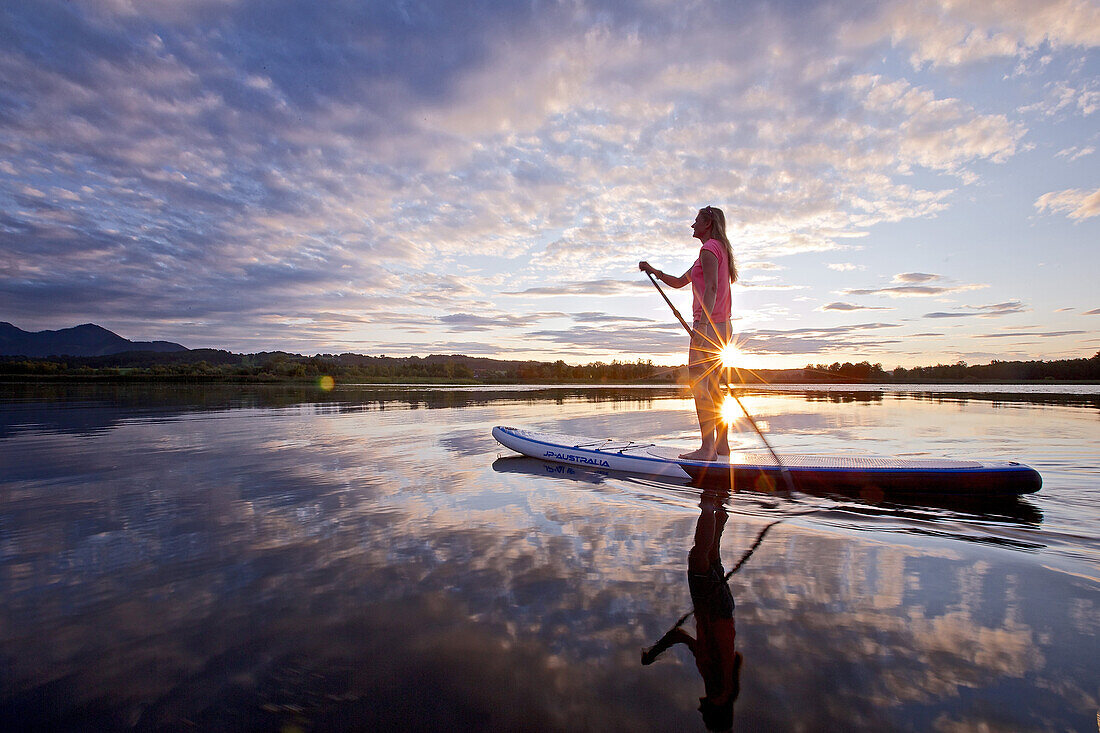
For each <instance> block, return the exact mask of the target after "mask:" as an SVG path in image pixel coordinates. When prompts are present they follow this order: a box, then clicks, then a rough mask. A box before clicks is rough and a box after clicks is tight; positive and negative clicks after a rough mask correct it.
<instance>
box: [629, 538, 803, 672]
mask: <svg viewBox="0 0 1100 733" xmlns="http://www.w3.org/2000/svg"><path fill="white" fill-rule="evenodd" d="M786 519H788V517H784V518H783V519H777V520H775V521H774V522H772V523H771V524H767V525H765V526H764V528H763V529H762V530H760V534H758V535H756V540H755V541H754V542H753V543H752V545H751V546H750V547H749V549H748V550H746V551H745V554H744V555H742V556H741V559H740V560H738V561H737V564H736V565H734V566H733V569H732V570H730V571H729V572H728V573H726V574H725V576H724V577H723V578H722V582H723V583H728V582H729V579H730V578H731V577H732V576H733V574H734V573H736V572H737V571H738V570H740V569H741V568H742V567H744V565H745V563H746V562H748V560H749V558H750V557H752V553H754V552H756V548H757V547H760V543H761V542H763V541H764V535H766V534H767V533H768V530H770V529H771V528H772V527H774V526H775V525H777V524H779V523H780V522H783V521H785V520H786ZM712 592H713V591H712ZM694 613H695V608H694V606H693V607H692V609H691V610H690V611H688V612H687V613H685V614H684V615H683V616H681V617H680V620H678V621H677V622H676V623H675V624H673V625H672V628H670V629H669V630H668V631H666V632H665V633H664V634H663V635H662V636H661V639H660V640H659V641H658V642H657V643H656V644H654V645H653V646H651V647H649V648H648V649H644V650H642V664H644V665H648V664H652V663H653V662H654V660H656V659H657V656H658V655H660V653H661V652H663V651H664V650H665V649H667V648H668V647H670V646H672V645H673V644H675V643H676V641H677V636H678V634H677V631H678V629H679V628H680V627H681V626H683V625H684V623H685V622H686V621H687V620H688V619H689V618H691V617H692V615H693V614H694ZM679 633H681V634H682V633H683V632H679Z"/></svg>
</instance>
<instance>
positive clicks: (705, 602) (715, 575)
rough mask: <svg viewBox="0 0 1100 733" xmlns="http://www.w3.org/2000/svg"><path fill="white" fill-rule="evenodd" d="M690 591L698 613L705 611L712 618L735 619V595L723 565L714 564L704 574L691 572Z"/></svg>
mask: <svg viewBox="0 0 1100 733" xmlns="http://www.w3.org/2000/svg"><path fill="white" fill-rule="evenodd" d="M688 590H690V591H691V604H692V606H694V607H695V611H696V612H697V613H698V612H699V611H703V613H705V614H706V615H707V616H709V617H710V618H733V608H734V603H733V593H732V592H731V591H730V584H729V583H728V582H726V571H725V570H724V569H723V568H722V566H721V564H719V563H713V564H712V565H711V566H710V568H708V569H707V571H706V572H704V573H693V572H691V571H690V570H689V571H688Z"/></svg>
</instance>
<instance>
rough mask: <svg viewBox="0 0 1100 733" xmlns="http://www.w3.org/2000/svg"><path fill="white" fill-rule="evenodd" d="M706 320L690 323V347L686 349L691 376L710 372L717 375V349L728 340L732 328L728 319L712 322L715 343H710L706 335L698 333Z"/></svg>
mask: <svg viewBox="0 0 1100 733" xmlns="http://www.w3.org/2000/svg"><path fill="white" fill-rule="evenodd" d="M704 325H706V321H695V322H694V323H693V324H691V347H690V348H689V349H688V370H689V371H690V372H691V374H692V375H693V376H698V375H701V374H706V373H708V372H709V373H710V374H713V375H714V376H715V378H716V379H717V377H718V371H719V370H718V368H717V366H718V351H719V349H720V348H721V346H722V345H724V344H726V343H728V342H729V340H730V334H731V333H732V332H733V329H732V328H731V326H730V322H729V321H723V322H719V323H716V324H714V335H715V336H716V337H717V339H716V341H717V342H718V343H717V344H714V343H711V341H710V339H709V335H708V336H704V335H702V334H701V333H700V331H701V330H702V328H703V326H704Z"/></svg>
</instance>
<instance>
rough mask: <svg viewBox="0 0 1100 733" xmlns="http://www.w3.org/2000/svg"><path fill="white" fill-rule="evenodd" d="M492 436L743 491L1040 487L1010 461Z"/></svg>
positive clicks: (1023, 490) (978, 494) (604, 465)
mask: <svg viewBox="0 0 1100 733" xmlns="http://www.w3.org/2000/svg"><path fill="white" fill-rule="evenodd" d="M493 437H494V438H496V439H497V440H498V441H500V443H502V444H503V445H505V446H507V447H508V448H511V449H512V450H514V451H516V452H518V453H522V454H524V455H527V456H531V457H532V458H541V459H543V460H546V461H554V462H556V463H565V464H571V465H575V466H583V467H585V468H589V469H594V470H597V471H598V470H601V469H602V470H607V471H625V472H628V473H636V474H643V475H647V476H665V477H669V478H679V479H692V480H696V481H702V482H705V483H711V484H724V485H729V486H733V487H736V488H746V489H761V490H771V489H773V488H781V487H783V486H784V485H785V483H784V479H783V477H782V471H783V469H786V470H787V471H788V473H789V476H790V478H791V481H792V482H793V483H794V487H795V489H797V490H799V491H804V492H806V493H828V492H830V491H835V492H838V493H853V492H854V493H857V494H859V495H862V496H870V497H875V496H894V495H902V496H914V495H932V496H952V497H960V498H962V497H973V498H983V497H985V498H988V497H1005V496H1017V495H1019V494H1030V493H1032V492H1035V491H1038V490H1039V487H1040V486H1042V484H1043V480H1042V478H1041V477H1040V476H1039V473H1038V472H1037V471H1036V470H1035V469H1033V468H1031V467H1029V466H1025V465H1024V464H1022V463H1017V462H1015V461H952V460H946V459H938V458H933V459H905V458H880V457H876V456H858V455H785V456H781V457H780V458H781V460H782V462H783V465H782V466H780V465H779V464H777V463H776V461H775V459H774V458H772V456H771V455H770V454H769V453H765V452H751V451H737V452H736V453H734V454H733V455H731V456H728V457H722V459H721V460H717V461H689V460H684V459H682V458H680V457H679V454H680V453H681V452H682V451H683V449H682V448H674V447H671V446H662V445H657V444H655V443H647V442H644V441H634V440H613V439H611V438H584V437H580V436H576V435H562V434H559V433H542V432H537V431H534V430H523V429H521V428H512V427H503V426H497V427H495V428H493Z"/></svg>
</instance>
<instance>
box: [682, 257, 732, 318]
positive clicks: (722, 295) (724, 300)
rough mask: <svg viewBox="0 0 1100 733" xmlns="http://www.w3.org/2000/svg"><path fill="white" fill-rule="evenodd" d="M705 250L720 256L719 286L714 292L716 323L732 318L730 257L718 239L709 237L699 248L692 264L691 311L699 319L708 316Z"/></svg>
mask: <svg viewBox="0 0 1100 733" xmlns="http://www.w3.org/2000/svg"><path fill="white" fill-rule="evenodd" d="M703 250H707V251H708V252H712V253H713V254H714V256H715V257H717V258H718V286H717V292H716V293H715V294H714V311H713V312H712V313H711V316H712V317H713V318H714V322H715V323H724V322H726V321H728V320H729V319H730V308H731V307H732V306H733V297H732V296H731V295H730V276H729V271H730V270H729V259H728V258H727V257H726V248H725V247H723V246H722V243H721V242H719V241H718V240H717V239H708V240H707V241H706V243H704V244H703V246H702V247H700V248H699V259H697V260H695V264H694V265H692V266H691V294H692V300H691V313H692V318H694V319H695V320H697V321H702V320H704V319H705V318H706V317H707V316H706V314H705V313H704V312H703V289H704V287H705V286H704V283H703V263H702V259H703Z"/></svg>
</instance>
